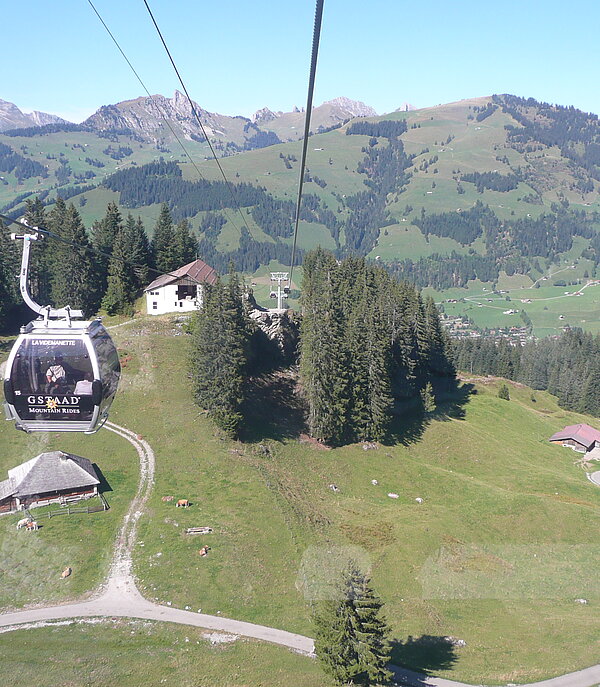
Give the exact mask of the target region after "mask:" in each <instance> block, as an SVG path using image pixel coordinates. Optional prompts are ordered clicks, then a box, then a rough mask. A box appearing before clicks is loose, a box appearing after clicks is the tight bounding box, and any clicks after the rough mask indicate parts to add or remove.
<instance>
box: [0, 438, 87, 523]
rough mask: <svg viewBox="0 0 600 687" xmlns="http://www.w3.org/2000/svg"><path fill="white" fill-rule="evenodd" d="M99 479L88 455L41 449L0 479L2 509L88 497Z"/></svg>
mask: <svg viewBox="0 0 600 687" xmlns="http://www.w3.org/2000/svg"><path fill="white" fill-rule="evenodd" d="M99 484H100V480H99V479H98V474H97V473H96V470H95V469H94V466H93V465H92V463H91V462H90V461H89V460H88V459H87V458H82V457H81V456H75V455H73V454H71V453H63V452H62V451H50V452H48V453H40V455H39V456H37V457H36V458H32V459H31V460H28V461H27V462H26V463H22V464H21V465H17V467H15V468H12V469H11V470H9V471H8V479H6V480H4V481H3V482H0V513H8V512H11V511H16V510H22V509H23V508H32V507H34V506H45V505H47V504H48V503H55V502H57V503H60V502H65V501H66V500H68V501H71V500H76V499H82V498H89V497H91V496H95V495H96V494H97V493H98V485H99Z"/></svg>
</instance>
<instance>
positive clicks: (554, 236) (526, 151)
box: [0, 92, 600, 289]
mask: <svg viewBox="0 0 600 687" xmlns="http://www.w3.org/2000/svg"><path fill="white" fill-rule="evenodd" d="M5 105H6V104H5ZM9 105H10V104H9ZM12 108H14V110H13V109H12ZM12 108H7V107H5V108H4V110H3V111H10V112H13V113H14V112H15V110H16V113H15V114H13V115H12V116H13V121H14V122H16V120H15V119H14V117H16V114H17V113H18V112H20V111H19V110H18V108H16V107H15V106H12ZM194 109H195V110H196V113H197V114H198V115H199V117H200V119H201V121H202V124H203V127H204V131H203V130H202V128H201V127H200V126H199V125H198V123H197V120H196V117H195V116H194V113H193V111H192V107H191V106H190V104H189V102H188V101H187V99H186V98H185V97H184V96H183V95H182V94H181V93H179V92H176V93H175V94H174V96H173V97H172V98H166V97H163V96H158V95H157V96H153V98H137V99H134V100H128V101H125V102H122V103H118V104H115V105H107V106H105V107H102V108H100V109H99V110H98V111H97V112H96V113H95V114H94V115H92V117H90V118H89V119H88V120H86V121H85V122H83V123H82V124H80V125H76V124H67V123H62V122H60V121H59V122H56V121H53V122H51V123H50V124H47V125H45V126H32V125H31V122H28V126H26V127H24V128H12V129H10V130H5V131H4V132H3V133H1V134H0V211H1V212H3V213H5V214H6V213H10V214H12V215H14V216H18V215H19V214H21V213H22V211H23V208H24V202H25V200H26V199H27V198H31V197H34V196H38V197H40V198H41V199H42V200H43V201H44V202H45V203H46V204H48V205H51V204H52V203H53V200H54V198H55V197H56V195H57V194H60V196H61V197H63V198H64V199H71V200H73V202H74V203H75V204H76V206H77V207H78V209H79V211H80V213H81V215H82V217H83V219H84V221H85V223H86V224H87V225H88V226H89V225H91V223H92V222H93V221H94V220H97V219H99V218H100V217H102V216H103V214H104V213H105V211H106V205H107V203H108V202H116V203H118V204H119V205H120V206H121V207H122V208H123V211H124V212H128V211H131V212H132V213H134V214H135V215H139V216H140V217H142V219H143V220H144V222H145V224H146V226H147V228H148V230H149V232H150V233H151V232H152V227H153V225H154V223H155V221H156V217H157V216H158V211H159V206H160V204H162V203H167V204H169V206H170V208H171V211H172V214H173V217H174V219H175V220H176V221H179V220H181V219H183V218H186V219H188V220H189V221H190V222H191V224H192V227H193V228H194V230H195V232H196V234H197V236H198V238H199V240H200V245H201V250H202V254H203V256H204V257H205V258H207V260H208V261H209V262H211V264H213V265H214V266H215V267H216V268H218V269H222V268H223V267H224V268H225V269H226V267H227V263H228V261H229V259H233V260H234V261H235V262H236V263H237V264H238V266H239V267H240V269H244V271H250V272H252V271H254V270H255V269H257V267H258V266H259V265H266V264H268V263H269V261H271V260H278V261H279V262H285V260H287V259H289V244H290V241H291V240H292V236H291V235H292V226H293V214H294V199H295V194H296V189H297V183H298V173H299V162H298V160H299V158H300V145H299V139H300V138H301V136H302V134H303V126H304V113H303V112H302V111H301V109H300V108H295V111H293V112H288V113H282V112H273V111H272V110H270V109H268V108H263V109H261V110H259V111H258V112H256V113H255V114H254V115H253V116H252V117H251V118H248V117H241V116H239V117H229V116H225V115H219V114H216V113H211V112H208V111H207V110H204V109H202V108H201V107H200V106H199V105H198V104H194ZM21 115H22V113H21ZM23 116H24V115H23ZM29 117H31V116H29ZM311 132H312V134H311V142H310V145H309V155H308V161H307V164H308V169H307V170H306V173H305V176H304V180H305V182H306V183H305V195H304V202H303V210H302V215H301V220H302V221H301V231H300V234H299V236H298V246H299V248H300V249H301V250H303V249H308V248H311V247H314V246H316V245H322V246H324V247H327V248H330V249H332V250H335V251H337V252H338V253H339V254H341V255H342V254H347V253H358V254H362V255H368V256H370V257H372V258H374V259H378V260H380V261H381V262H382V263H387V264H388V265H389V267H390V269H394V270H396V271H397V273H398V274H399V276H401V277H407V278H409V279H412V280H414V281H417V283H419V284H420V285H422V286H433V287H435V288H438V289H446V288H449V287H454V286H464V285H465V284H466V283H467V282H468V281H470V280H473V279H479V280H480V281H482V282H486V283H488V282H490V283H493V282H495V280H497V278H498V275H499V274H500V272H502V273H505V274H508V275H514V274H518V275H524V276H526V277H527V279H531V280H532V281H535V280H536V279H538V278H539V277H540V275H541V274H543V273H544V271H545V270H547V268H548V265H549V264H551V263H553V262H554V263H555V262H557V261H561V260H565V259H566V257H565V256H567V257H568V258H569V259H576V260H577V261H578V269H579V268H581V269H580V270H579V271H581V276H582V277H583V276H584V275H585V273H587V274H588V275H595V273H596V270H597V266H598V264H599V263H600V233H599V231H600V124H599V122H598V117H597V116H596V115H592V114H588V113H585V112H582V111H580V110H577V109H576V108H573V107H559V106H556V105H551V104H548V103H542V102H538V101H536V100H534V99H532V98H521V97H517V96H512V95H506V94H505V95H493V96H487V97H482V98H472V99H467V100H462V101H459V102H455V103H448V104H445V105H439V106H436V107H431V108H423V109H414V108H412V107H411V106H410V105H408V104H404V105H402V106H401V107H400V108H398V110H397V111H395V112H392V113H389V114H386V115H377V114H376V113H375V111H374V110H372V109H371V108H369V107H368V106H367V105H365V104H363V103H359V102H356V101H351V100H348V99H346V98H337V99H335V100H332V101H328V102H326V103H323V104H322V105H320V106H319V107H316V108H314V111H313V116H312V126H311ZM205 135H206V136H208V138H209V140H210V143H211V146H212V148H213V149H214V150H216V151H217V153H218V155H219V156H220V157H221V162H220V164H221V166H222V169H223V171H224V173H225V174H226V176H227V179H228V182H229V183H230V184H233V186H234V187H235V189H236V190H235V194H234V195H233V196H232V193H231V188H228V185H227V184H225V183H224V181H223V179H222V176H221V172H220V170H219V169H218V168H217V167H216V165H215V163H214V160H213V159H212V154H211V151H210V149H209V146H208V144H207V142H206V139H205ZM181 145H183V146H184V149H182V147H181ZM190 162H193V164H190ZM233 197H236V198H237V201H236V203H237V205H238V206H239V207H236V203H234V202H233V199H232V198H233ZM238 209H239V210H240V211H239V212H238ZM232 210H233V212H232ZM241 217H243V219H244V222H242V223H240V221H239V220H240V218H241ZM574 274H575V273H574Z"/></svg>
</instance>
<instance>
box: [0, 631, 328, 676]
mask: <svg viewBox="0 0 600 687" xmlns="http://www.w3.org/2000/svg"><path fill="white" fill-rule="evenodd" d="M211 636H212V635H211V633H208V632H203V631H201V630H198V629H197V628H182V627H178V626H172V625H167V624H160V623H150V622H145V621H126V620H121V619H119V620H115V621H110V620H109V621H105V622H101V623H97V624H89V623H71V624H69V625H67V626H56V627H46V628H40V629H33V630H24V631H17V632H10V633H6V634H0V667H1V668H2V672H3V674H4V675H5V676H9V675H10V679H9V678H8V677H7V679H9V680H10V684H11V685H13V687H29V686H30V685H32V684H35V685H37V686H38V687H55V686H56V685H60V686H61V687H108V686H110V687H113V686H115V685H119V687H155V686H158V685H161V684H168V685H169V684H170V685H173V684H176V685H178V686H179V687H197V685H210V686H211V687H234V686H235V687H243V686H245V685H247V686H248V687H250V685H251V686H252V687H288V686H289V685H292V684H293V685H295V686H297V687H331V685H332V684H333V683H331V682H329V681H328V680H327V679H326V678H325V677H324V676H323V674H322V672H321V670H320V668H319V666H318V665H317V663H316V661H314V660H312V659H310V658H306V657H304V656H299V655H297V654H294V653H292V652H291V651H287V650H286V649H283V648H279V647H275V646H272V645H270V644H263V643H259V642H252V641H248V640H244V639H238V640H236V641H234V642H229V643H227V642H224V643H215V644H213V643H211Z"/></svg>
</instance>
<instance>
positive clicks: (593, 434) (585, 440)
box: [550, 424, 600, 449]
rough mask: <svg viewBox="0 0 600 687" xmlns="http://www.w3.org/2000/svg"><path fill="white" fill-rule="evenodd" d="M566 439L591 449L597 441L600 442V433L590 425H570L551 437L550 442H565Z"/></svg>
mask: <svg viewBox="0 0 600 687" xmlns="http://www.w3.org/2000/svg"><path fill="white" fill-rule="evenodd" d="M566 439H572V440H573V441H576V442H577V443H578V444H581V445H582V446H585V447H586V448H587V449H589V448H591V447H592V446H593V445H594V442H595V441H598V442H600V432H599V431H598V430H597V429H594V428H593V427H590V425H585V424H580V425H568V426H567V427H565V428H564V429H561V430H560V432H556V434H553V435H552V436H551V437H550V441H564V440H566Z"/></svg>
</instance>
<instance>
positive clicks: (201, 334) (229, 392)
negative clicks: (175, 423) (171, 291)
mask: <svg viewBox="0 0 600 687" xmlns="http://www.w3.org/2000/svg"><path fill="white" fill-rule="evenodd" d="M191 333H192V341H191V355H190V376H191V379H192V387H193V393H194V399H195V401H196V403H197V404H198V405H199V406H200V407H202V408H204V409H205V410H207V411H208V415H209V417H210V418H211V419H212V420H213V421H214V422H215V424H216V425H217V426H218V427H219V428H220V429H221V430H223V431H224V432H225V433H226V434H227V435H228V436H230V437H235V436H237V435H238V433H239V430H240V428H241V422H242V415H241V412H240V408H241V404H242V402H243V399H244V394H243V389H244V372H245V368H246V362H247V355H246V346H247V340H248V327H247V326H246V322H245V318H244V308H243V303H242V291H241V285H240V282H239V280H238V279H237V277H236V276H235V275H230V278H229V283H227V284H224V283H223V282H221V281H218V282H217V283H216V284H214V285H212V286H209V285H207V286H206V287H205V290H204V302H203V306H202V308H201V309H200V310H199V311H198V312H197V313H195V314H194V317H193V321H192V327H191Z"/></svg>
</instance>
